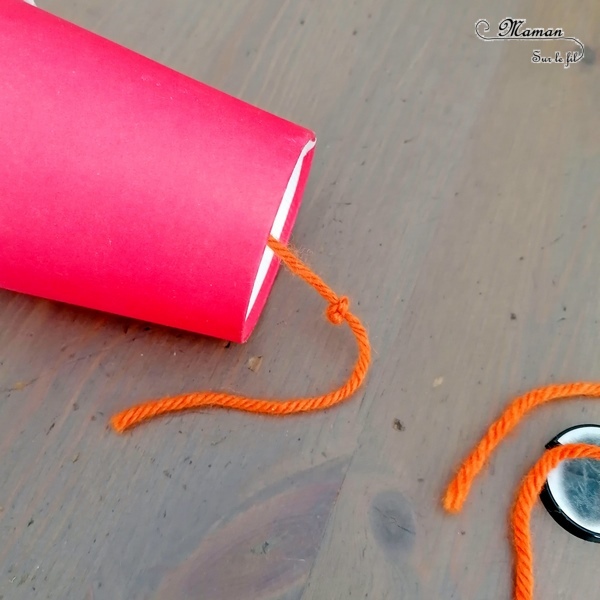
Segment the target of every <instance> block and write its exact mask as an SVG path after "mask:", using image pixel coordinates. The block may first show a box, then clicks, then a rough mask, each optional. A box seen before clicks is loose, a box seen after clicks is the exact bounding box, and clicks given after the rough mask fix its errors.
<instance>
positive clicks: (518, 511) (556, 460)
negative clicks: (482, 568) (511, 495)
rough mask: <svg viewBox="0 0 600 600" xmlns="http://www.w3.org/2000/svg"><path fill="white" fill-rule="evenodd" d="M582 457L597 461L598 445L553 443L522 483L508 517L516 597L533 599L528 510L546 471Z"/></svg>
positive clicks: (599, 452)
mask: <svg viewBox="0 0 600 600" xmlns="http://www.w3.org/2000/svg"><path fill="white" fill-rule="evenodd" d="M585 458H588V459H589V458H591V459H596V460H600V447H598V446H591V445H589V444H565V445H563V446H556V447H555V448H552V449H551V450H548V451H547V452H545V453H544V454H543V456H542V457H541V458H540V460H539V461H538V462H537V463H536V464H535V465H534V467H533V468H532V469H531V471H529V473H528V474H527V476H526V477H525V479H524V480H523V482H522V483H521V487H520V488H519V491H518V493H517V497H516V501H515V504H514V507H513V512H512V518H511V522H512V528H513V546H514V552H515V566H514V573H515V575H514V577H515V580H514V598H515V600H533V589H534V572H533V550H532V544H531V510H532V508H533V505H534V504H535V503H536V501H537V499H538V497H539V495H540V492H541V490H542V488H543V486H544V483H545V482H546V479H547V477H548V473H550V471H552V469H554V468H556V467H557V466H558V465H559V464H560V463H561V462H562V461H564V460H572V459H585Z"/></svg>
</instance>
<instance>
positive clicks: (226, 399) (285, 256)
mask: <svg viewBox="0 0 600 600" xmlns="http://www.w3.org/2000/svg"><path fill="white" fill-rule="evenodd" d="M269 247H270V248H271V250H273V252H274V253H275V254H276V255H277V256H278V257H279V259H280V260H281V261H282V262H284V263H285V264H286V266H287V267H288V268H289V269H290V271H291V272H292V273H293V274H294V275H297V276H298V277H300V278H301V279H303V280H304V281H306V282H307V283H308V284H310V285H311V286H312V287H313V288H314V289H315V290H316V291H317V292H318V293H319V294H320V295H321V296H322V297H323V298H324V299H325V300H326V301H327V302H328V303H329V307H328V309H327V313H326V314H327V318H328V319H329V320H330V321H331V322H332V323H333V324H335V325H339V324H341V323H343V322H344V321H345V322H346V323H348V326H349V327H350V329H351V331H352V333H353V334H354V337H355V338H356V343H357V345H358V359H357V361H356V363H355V365H354V369H353V370H352V373H351V374H350V377H349V378H348V379H347V381H346V382H345V383H344V384H343V385H342V386H341V387H340V388H338V389H336V390H334V391H332V392H329V393H327V394H324V395H322V396H315V397H308V398H294V399H291V400H285V401H278V400H264V399H260V398H247V397H245V396H237V395H233V394H227V393H224V392H195V393H191V394H182V395H179V396H174V397H169V398H162V399H160V400H155V401H150V402H145V403H143V404H140V405H138V406H134V407H132V408H129V409H127V410H125V411H123V412H121V413H118V414H116V415H114V416H113V417H112V419H111V424H112V426H113V428H114V429H115V430H116V431H117V432H119V433H122V432H124V431H125V430H127V429H129V428H131V427H134V426H136V425H138V424H140V423H141V422H142V421H146V420H148V419H152V418H154V417H157V416H159V415H163V414H166V413H172V412H177V411H182V410H189V409H194V408H199V407H202V406H220V407H222V408H231V409H236V410H242V411H247V412H252V413H261V414H269V415H289V414H292V413H300V412H308V411H314V410H323V409H326V408H329V407H331V406H333V405H335V404H337V403H339V402H342V401H343V400H345V399H347V398H348V397H350V396H351V395H352V394H354V392H356V390H357V389H358V388H359V387H360V386H361V385H362V384H363V382H364V380H365V377H366V375H367V371H368V370H369V365H370V363H371V345H370V343H369V336H368V334H367V331H366V329H365V327H364V326H363V324H362V323H361V321H360V320H359V319H358V318H357V317H356V316H355V315H353V314H352V313H351V312H350V311H349V301H348V298H346V297H345V296H342V297H338V296H337V294H336V293H335V292H334V291H333V290H332V289H331V288H330V287H329V286H328V285H327V284H326V283H325V282H324V281H323V280H322V279H321V278H320V277H319V276H318V275H317V274H315V273H314V272H313V271H312V270H311V269H310V268H309V267H308V266H307V265H306V264H304V263H303V262H302V261H301V260H300V259H299V258H298V257H297V256H296V255H295V254H294V253H293V252H291V250H290V249H289V248H288V247H287V246H286V245H285V244H282V243H281V242H279V241H278V240H276V239H275V238H273V237H272V236H271V237H270V238H269Z"/></svg>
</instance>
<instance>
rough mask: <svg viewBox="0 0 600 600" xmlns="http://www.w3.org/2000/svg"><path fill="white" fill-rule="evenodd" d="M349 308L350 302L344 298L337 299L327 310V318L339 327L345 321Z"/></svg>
mask: <svg viewBox="0 0 600 600" xmlns="http://www.w3.org/2000/svg"><path fill="white" fill-rule="evenodd" d="M349 308H350V300H348V298H347V297H346V296H342V297H341V298H338V299H337V300H336V301H335V302H332V303H331V304H330V305H329V307H328V308H327V318H328V319H329V320H330V321H331V322H332V323H333V324H334V325H341V324H342V323H343V322H344V321H345V320H346V315H347V314H348V310H349Z"/></svg>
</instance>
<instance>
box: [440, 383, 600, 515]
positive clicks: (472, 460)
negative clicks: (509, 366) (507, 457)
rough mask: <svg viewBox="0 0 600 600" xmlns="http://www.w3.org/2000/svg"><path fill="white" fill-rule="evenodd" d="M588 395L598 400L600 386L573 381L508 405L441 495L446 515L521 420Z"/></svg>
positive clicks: (461, 500) (462, 500)
mask: <svg viewBox="0 0 600 600" xmlns="http://www.w3.org/2000/svg"><path fill="white" fill-rule="evenodd" d="M581 396H588V397H593V398H599V397H600V383H594V382H575V383H564V384H553V385H548V386H545V387H541V388H538V389H535V390H532V391H530V392H528V393H526V394H524V395H522V396H519V397H518V398H515V400H513V402H512V403H511V404H510V405H509V406H508V408H507V409H506V410H505V411H504V413H503V414H502V415H501V416H500V418H499V419H497V420H496V421H495V422H494V423H492V425H491V426H490V428H489V429H488V431H487V433H486V434H485V435H484V437H483V438H482V439H481V441H480V442H479V444H477V446H476V447H475V448H474V449H473V450H472V452H471V453H470V454H469V455H468V456H467V458H466V460H465V461H464V462H463V464H462V466H461V467H460V469H459V470H458V472H457V473H456V475H455V477H454V478H453V479H452V481H451V482H450V484H449V485H448V488H447V490H446V494H445V496H444V500H443V504H444V508H445V509H446V510H447V511H448V512H452V513H456V512H459V511H460V510H461V509H462V507H463V505H464V503H465V501H466V499H467V496H468V495H469V491H470V489H471V485H472V483H473V480H474V479H475V477H477V475H478V474H479V472H480V471H481V469H482V468H483V466H484V465H485V463H486V462H487V461H488V459H489V458H490V456H491V454H492V452H493V451H494V449H495V448H496V446H498V444H499V443H500V442H501V441H502V440H503V439H504V438H505V437H506V436H507V435H508V434H509V433H510V432H511V431H512V430H513V429H514V428H515V427H516V426H517V425H518V424H519V422H520V421H521V419H522V418H523V417H524V416H525V415H526V414H527V413H529V412H530V411H531V410H533V409H534V408H535V407H537V406H540V405H542V404H545V403H547V402H550V401H552V400H563V399H566V398H576V397H581Z"/></svg>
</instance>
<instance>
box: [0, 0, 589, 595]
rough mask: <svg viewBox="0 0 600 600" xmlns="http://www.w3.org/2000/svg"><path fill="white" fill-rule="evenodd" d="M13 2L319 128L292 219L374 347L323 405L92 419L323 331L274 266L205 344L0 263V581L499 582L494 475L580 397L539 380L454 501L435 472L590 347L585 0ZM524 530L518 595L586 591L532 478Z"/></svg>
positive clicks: (581, 553)
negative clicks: (354, 386)
mask: <svg viewBox="0 0 600 600" xmlns="http://www.w3.org/2000/svg"><path fill="white" fill-rule="evenodd" d="M38 4H39V5H41V6H42V7H43V8H44V9H47V10H50V11H52V12H55V13H57V14H59V15H61V16H63V17H65V18H68V19H70V20H72V21H75V22H77V23H79V24H81V25H83V26H85V27H87V28H89V29H92V30H94V31H96V32H98V33H100V34H102V35H104V36H106V37H109V38H111V39H113V40H115V41H117V42H119V43H121V44H123V45H125V46H128V47H130V48H133V49H135V50H137V51H139V52H141V53H143V54H146V55H148V56H150V57H152V58H154V59H156V60H159V61H160V62H163V63H165V64H167V65H169V66H172V67H174V68H176V69H178V70H180V71H183V72H185V73H186V74H189V75H191V76H193V77H196V78H198V79H200V80H202V81H205V82H206V83H208V84H211V85H213V86H216V87H218V88H220V89H223V90H224V91H227V92H229V93H232V94H234V95H236V96H238V97H241V98H243V99H244V100H247V101H249V102H252V103H255V104H257V105H259V106H261V107H263V108H265V109H267V110H270V111H272V112H275V113H277V114H280V115H282V116H284V117H286V118H289V119H291V120H293V121H296V122H299V123H301V124H304V125H306V126H308V127H310V128H312V129H314V130H315V131H316V132H317V134H318V137H319V143H318V145H317V154H316V157H315V164H314V168H313V172H312V175H311V179H310V182H309V185H308V188H307V192H306V196H305V201H304V204H303V207H302V210H301V213H300V217H299V219H298V223H297V226H296V229H295V236H294V243H295V244H296V245H297V246H298V247H299V248H300V249H301V250H302V252H303V255H304V256H305V257H306V258H307V259H308V260H309V262H310V263H311V264H312V265H313V266H314V268H315V269H316V270H317V271H318V272H319V273H320V274H321V275H322V276H323V277H324V278H325V280H326V281H327V282H328V283H330V284H331V285H332V286H333V287H334V289H336V290H338V291H339V292H340V293H342V292H343V293H348V294H349V295H350V296H351V298H352V299H353V302H354V307H355V308H356V311H357V313H358V314H359V315H360V316H361V318H363V319H364V320H365V322H366V323H367V324H368V326H369V329H370V333H371V336H372V341H373V344H374V348H375V361H374V364H373V368H372V372H371V375H370V378H369V381H368V384H367V386H366V387H365V388H364V390H363V391H362V392H361V393H360V394H358V395H357V396H356V397H355V398H354V399H352V400H351V401H349V402H348V403H346V404H345V405H343V406H340V407H339V408H336V409H335V410H330V411H327V412H325V413H320V414H313V415H303V416H298V417H292V418H285V419H268V418H263V417H254V416H251V415H247V414H236V413H227V412H224V411H203V412H201V413H198V414H189V415H185V416H177V417H173V418H169V419H164V420H161V421H158V422H156V423H150V424H148V425H146V426H144V427H142V428H139V429H137V430H134V431H133V432H132V433H131V434H128V435H125V436H123V437H119V436H116V435H114V434H113V433H112V432H111V431H109V430H108V429H107V427H106V424H107V419H108V417H109V415H110V414H111V413H112V412H113V411H115V410H118V409H121V408H123V407H125V406H127V405H129V404H130V403H131V402H134V401H138V400H140V399H144V398H148V397H155V396H158V395H162V394H170V393H176V392H179V391H183V390H194V389H205V388H206V389H210V388H212V389H226V390H232V391H238V392H247V393H251V394H261V395H265V396H282V397H284V396H288V395H294V394H304V393H314V392H318V391H322V390H325V389H328V388H330V387H332V386H333V385H335V384H337V383H339V382H341V381H342V380H343V378H344V376H345V375H346V374H347V373H348V371H349V368H350V366H351V364H352V361H353V359H354V345H353V342H352V339H351V336H350V334H349V333H348V332H347V331H342V330H339V329H335V328H332V327H331V326H329V325H328V324H327V323H326V321H325V320H324V318H323V317H322V312H323V311H324V309H325V307H324V306H323V304H322V302H321V301H320V299H319V298H317V297H316V296H315V294H314V293H312V292H311V291H310V290H309V289H307V288H306V286H304V285H302V284H301V283H300V282H298V281H295V280H294V279H293V278H292V277H291V276H290V275H289V274H287V273H281V274H280V275H279V277H278V280H277V282H276V284H275V287H274V289H273V293H272V296H271V298H270V300H269V303H268V305H267V307H266V310H265V312H264V314H263V316H262V318H261V322H260V323H259V326H258V328H257V330H256V331H255V333H254V334H253V336H252V338H251V340H250V342H249V343H248V344H246V345H244V346H230V347H225V346H224V344H223V343H222V342H220V341H218V340H212V339H207V338H200V337H198V336H194V335H189V334H185V333H181V332H174V331H170V330H167V329H164V328H160V327H156V326H154V325H147V324H144V323H137V322H133V321H129V320H127V319H121V318H116V317H111V316H107V315H100V314H97V313H93V312H91V311H85V310H81V309H77V308H73V307H69V306H64V305H59V304H55V303H50V302H46V301H43V300H38V299H34V298H29V297H25V296H19V295H15V294H12V293H9V292H3V291H2V292H0V458H1V461H0V507H1V508H0V539H1V541H2V543H1V544H0V599H2V600H13V599H14V600H28V599H30V598H43V599H46V598H47V599H61V600H71V599H73V600H79V599H81V598H85V599H93V600H102V599H107V600H108V599H109V600H120V599H123V600H125V599H127V600H147V599H152V600H158V599H162V598H169V599H170V600H171V599H172V600H183V599H187V598H190V599H191V598H194V599H196V598H201V599H209V600H219V599H224V598H256V599H257V600H267V599H268V600H275V599H281V600H292V599H294V600H296V599H301V600H323V599H325V600H329V599H331V600H337V599H342V598H369V599H378V600H379V599H385V598H389V599H392V598H393V599H396V598H407V599H420V598H423V599H430V598H439V599H444V600H450V599H453V600H460V599H465V600H467V599H468V600H471V599H474V598H477V599H479V598H492V597H494V598H509V597H510V594H511V592H510V590H511V556H510V552H509V545H508V542H507V534H508V531H507V525H506V523H507V511H508V508H509V505H510V503H511V501H512V496H513V494H514V491H515V488H516V484H517V482H518V479H519V478H520V477H521V476H522V475H523V474H524V473H525V472H526V470H527V469H528V467H529V466H530V465H531V464H532V463H533V462H534V461H535V460H536V458H537V457H538V456H539V455H540V453H541V452H542V450H543V445H544V443H545V442H546V441H548V440H549V439H550V438H551V437H553V436H554V435H555V434H556V433H558V432H559V431H560V430H561V429H563V428H566V427H568V426H571V425H574V424H577V423H580V422H594V421H597V420H598V419H599V418H600V417H598V416H597V415H600V408H599V407H598V406H596V404H594V401H585V402H584V401H574V402H569V403H564V404H561V405H557V406H553V407H548V408H544V409H542V410H540V411H539V412H538V413H537V414H535V415H534V416H533V417H532V418H530V419H528V420H527V422H525V423H524V424H523V426H522V427H521V428H520V430H519V431H518V432H517V434H516V435H515V436H514V437H512V438H511V439H510V441H509V442H508V443H506V444H505V445H504V446H503V447H502V448H501V449H500V451H499V453H498V455H497V456H496V457H494V458H493V460H492V461H491V464H490V465H489V468H488V469H487V471H486V472H485V473H484V474H483V476H482V477H481V479H480V480H478V481H477V483H476V484H475V486H474V490H473V494H472V497H471V498H470V500H469V502H468V504H467V506H466V508H465V510H464V513H463V514H461V515H459V516H453V517H451V516H448V515H445V514H444V513H443V512H442V511H441V508H440V496H441V494H442V492H443V488H444V485H445V484H446V482H447V481H448V479H449V477H450V476H451V474H452V471H453V469H454V468H455V466H456V465H457V463H458V461H459V460H460V459H461V458H462V457H463V456H464V454H465V453H466V452H467V450H468V449H469V448H470V447H471V445H472V444H473V443H475V442H476V441H477V439H478V437H479V436H480V435H481V434H482V433H483V431H484V429H485V427H486V425H487V424H488V423H489V422H490V420H491V419H493V418H494V417H495V416H496V415H497V414H498V412H499V411H500V410H501V409H502V407H503V406H504V405H505V403H506V402H507V401H508V400H509V399H510V398H511V397H512V396H513V395H515V394H517V393H519V392H522V391H524V390H526V389H528V388H529V387H532V386H535V385H539V384H544V383H548V382H551V381H564V380H572V379H594V378H597V377H599V376H600V369H599V367H598V365H599V364H600V347H599V345H598V344H597V339H598V334H599V330H600V324H599V323H600V305H599V302H598V298H600V278H599V277H598V273H597V268H596V266H595V265H596V257H597V256H599V255H600V236H599V235H598V231H599V227H600V208H599V203H598V200H599V197H598V190H599V189H600V152H599V150H598V135H599V134H600V117H599V113H598V110H597V106H598V102H597V99H598V97H599V96H600V77H599V71H598V64H597V62H596V61H595V60H594V52H593V50H594V48H593V45H594V43H595V40H597V39H598V37H599V35H600V25H598V23H600V20H599V19H598V17H600V12H599V8H598V4H597V3H594V2H592V1H591V0H585V1H584V2H580V3H578V4H577V5H576V6H571V5H569V6H567V5H566V4H564V3H563V4H559V3H549V2H547V1H544V2H542V1H541V0H529V1H520V0H512V1H509V2H508V3H504V5H503V6H502V7H499V6H498V5H497V3H493V2H491V1H490V0H486V1H485V2H479V3H477V4H476V5H475V4H474V3H472V2H467V1H466V0H459V1H458V2H457V3H453V4H449V3H448V4H445V3H440V2H433V1H430V2H419V1H417V0H402V2H397V1H395V0H371V1H363V2H352V3H351V2H348V1H346V0H332V1H330V2H326V3H325V2H322V3H317V2H315V1H314V0H298V1H295V2H292V1H291V0H284V1H283V2H276V1H275V0H254V1H253V2H236V1H234V0H219V1H217V0H204V1H203V2H192V0H169V1H168V2H167V0H147V1H145V2H142V1H141V0H129V1H128V2H125V1H123V0H103V1H100V0H39V2H38ZM507 15H510V16H514V17H515V18H526V19H527V20H528V24H531V25H532V26H533V25H535V26H544V27H550V26H552V27H563V28H564V29H565V31H566V32H567V34H568V35H574V36H576V37H579V38H580V39H581V40H582V41H583V42H584V43H586V44H588V45H590V46H591V50H590V52H589V54H588V59H587V60H586V63H585V64H579V65H576V66H574V67H571V68H569V69H563V68H561V67H560V66H557V65H534V64H532V63H531V62H530V57H531V52H532V50H533V49H534V48H535V44H534V43H530V42H524V43H520V42H519V43H517V42H514V43H513V42H502V43H500V42H496V43H484V42H482V41H480V40H478V39H477V37H476V36H475V33H474V24H475V21H477V20H478V19H480V18H487V19H488V20H489V21H490V23H492V24H494V23H498V22H499V21H500V19H501V18H504V17H506V16H507ZM551 47H552V43H550V45H549V46H548V48H549V49H550V48H551ZM254 356H260V357H262V363H261V366H260V369H259V370H256V369H255V370H254V371H253V370H251V369H249V368H248V360H249V359H250V358H251V357H254ZM534 540H535V541H534V543H535V551H536V571H537V585H538V597H540V598H593V597H595V596H596V590H597V585H598V578H597V573H596V571H595V568H594V565H595V559H596V552H597V550H598V549H597V548H596V547H595V546H593V545H591V544H586V543H584V542H582V541H580V540H578V539H576V538H573V537H570V536H569V535H568V534H567V533H566V532H564V531H562V530H561V529H560V528H559V527H558V526H557V525H556V524H555V523H554V521H553V520H552V519H551V518H550V517H549V516H548V515H547V514H546V513H545V512H544V510H543V509H542V508H541V507H538V508H537V509H536V511H535V517H534Z"/></svg>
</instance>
